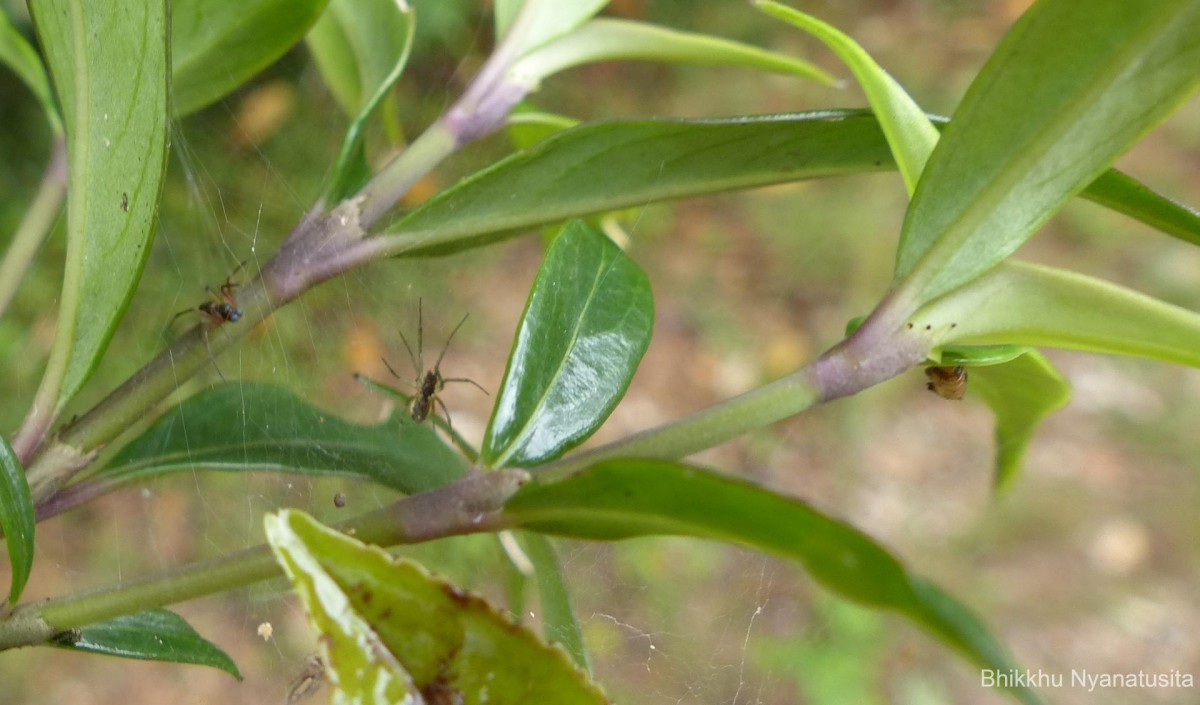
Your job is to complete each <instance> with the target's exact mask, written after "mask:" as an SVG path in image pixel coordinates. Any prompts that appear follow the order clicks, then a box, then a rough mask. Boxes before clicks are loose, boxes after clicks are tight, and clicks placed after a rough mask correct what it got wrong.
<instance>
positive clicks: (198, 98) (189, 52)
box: [171, 0, 328, 117]
mask: <svg viewBox="0 0 1200 705" xmlns="http://www.w3.org/2000/svg"><path fill="white" fill-rule="evenodd" d="M327 2H328V0H172V2H171V66H172V71H171V76H172V79H171V91H172V92H171V102H172V105H171V111H172V114H173V115H174V116H175V117H183V116H185V115H189V114H191V113H193V112H195V111H197V110H199V109H200V108H203V107H204V106H206V105H208V104H210V103H213V102H215V101H217V100H220V99H221V98H222V97H224V96H225V95H227V94H229V93H230V92H232V91H233V90H234V89H235V88H237V87H238V86H240V85H242V84H243V83H245V82H246V81H248V80H249V79H250V78H251V77H252V76H254V75H255V74H256V73H258V72H259V71H261V70H263V69H264V68H266V67H267V66H268V65H269V64H270V63H271V62H273V61H275V60H276V59H278V58H279V57H280V56H283V53H284V52H285V51H287V50H288V49H289V48H290V47H291V46H292V45H294V44H295V43H296V42H298V41H300V39H301V38H302V37H303V36H304V33H305V32H307V31H308V28H309V27H311V26H312V24H313V23H314V22H316V21H317V18H318V17H319V16H320V15H321V11H322V10H323V9H324V8H325V4H326V3H327Z"/></svg>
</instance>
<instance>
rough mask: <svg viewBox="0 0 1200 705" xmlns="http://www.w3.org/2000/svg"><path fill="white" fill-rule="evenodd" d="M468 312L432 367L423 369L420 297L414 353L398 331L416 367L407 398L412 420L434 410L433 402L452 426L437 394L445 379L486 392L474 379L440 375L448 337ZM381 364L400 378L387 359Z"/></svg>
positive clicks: (402, 334) (447, 346)
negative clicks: (412, 388)
mask: <svg viewBox="0 0 1200 705" xmlns="http://www.w3.org/2000/svg"><path fill="white" fill-rule="evenodd" d="M470 315H471V314H467V315H466V316H463V317H462V320H461V321H459V322H458V325H457V326H454V330H452V331H450V335H449V336H448V337H447V338H446V344H445V345H443V346H442V353H441V354H440V355H438V359H437V362H435V363H434V364H433V368H432V369H429V370H426V369H425V358H424V356H423V352H422V347H423V345H424V321H423V320H422V312H421V300H420V299H417V352H416V354H413V349H412V346H411V345H409V344H408V339H407V338H405V337H404V331H400V340H401V341H402V342H403V343H404V349H405V350H407V351H408V357H409V360H411V361H412V364H413V369H415V370H416V371H417V378H416V380H415V382H416V384H415V385H414V386H415V387H416V390H417V393H416V394H414V395H413V397H412V399H410V400H409V402H408V415H409V416H411V417H412V420H413V421H415V422H417V423H421V422H422V421H424V420H425V419H427V418H429V412H430V411H432V410H433V408H434V405H435V404H436V405H439V406H441V408H442V413H443V414H445V415H446V424H447V425H449V426H451V427H453V424H452V423H451V421H450V410H449V409H447V408H446V404H445V403H444V402H443V401H442V400H441V399H440V398H439V397H438V393H439V392H441V391H442V390H443V389H445V387H446V383H447V382H467V383H469V384H473V385H475V387H476V388H477V389H479V391H481V392H483V393H484V394H487V393H488V392H487V390H486V389H484V388H483V387H481V386H480V385H479V383H478V382H476V381H475V380H473V379H467V378H466V377H443V376H442V369H441V368H442V358H443V357H445V356H446V350H447V349H449V347H450V341H451V340H452V339H453V338H454V334H455V333H457V332H458V329H459V328H462V325H463V324H464V323H466V322H467V316H470ZM383 365H384V367H387V369H388V372H391V373H392V376H393V377H395V378H396V379H403V378H402V377H401V376H400V375H398V374H396V370H394V369H392V366H391V365H389V364H388V361H387V360H384V361H383Z"/></svg>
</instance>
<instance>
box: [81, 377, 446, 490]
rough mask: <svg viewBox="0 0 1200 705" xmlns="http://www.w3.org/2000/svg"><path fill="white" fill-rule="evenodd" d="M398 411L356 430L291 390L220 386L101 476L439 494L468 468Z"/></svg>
mask: <svg viewBox="0 0 1200 705" xmlns="http://www.w3.org/2000/svg"><path fill="white" fill-rule="evenodd" d="M403 418H405V417H404V415H403V414H400V413H397V414H394V415H393V416H392V418H390V419H389V420H387V421H385V422H384V423H382V424H379V425H377V426H360V425H358V424H352V423H348V422H346V421H343V420H342V419H339V418H338V417H336V416H334V415H332V414H329V413H326V412H324V411H321V410H320V409H318V408H316V407H314V406H312V405H310V404H308V403H307V402H305V401H304V400H302V399H300V398H299V397H297V396H295V395H294V394H293V393H292V392H291V391H290V390H289V389H287V388H286V387H282V386H278V385H272V384H261V383H235V384H224V385H219V386H216V387H213V388H211V389H208V390H205V391H203V392H200V393H199V394H196V395H193V396H192V397H190V398H188V399H187V400H185V401H184V402H183V403H181V404H180V405H179V406H176V407H175V408H174V409H171V410H170V411H168V412H167V413H166V414H164V415H163V416H162V417H161V418H159V419H158V420H157V421H155V422H154V424H153V425H152V426H151V427H150V428H149V429H147V430H146V432H145V433H143V434H142V435H141V436H139V437H138V438H136V439H135V440H133V441H132V442H130V443H129V444H128V445H126V446H125V447H124V448H122V449H121V450H120V451H119V452H118V453H117V454H116V456H115V457H113V459H112V460H111V461H110V462H109V463H108V465H107V466H106V467H105V468H104V469H103V470H101V471H100V473H99V474H98V475H97V476H96V477H98V478H99V479H103V480H106V481H108V482H114V483H120V484H125V483H128V482H133V481H135V480H143V479H146V478H149V477H154V476H157V475H163V474H166V473H170V472H180V471H189V472H191V471H195V470H224V471H235V472H254V471H269V472H292V473H299V474H306V475H344V476H348V477H355V478H359V479H364V480H370V481H373V482H377V483H379V484H381V485H384V486H387V487H391V488H393V489H397V490H399V491H401V492H405V493H416V492H422V491H425V490H430V489H433V488H435V487H440V486H442V485H444V484H446V483H448V482H450V481H452V480H454V479H455V478H457V477H459V476H460V475H462V473H463V472H464V471H465V469H466V464H465V462H464V461H463V459H462V457H461V456H459V455H458V454H456V453H455V452H454V451H452V450H451V449H450V448H448V447H447V446H446V445H445V444H444V443H442V442H441V440H440V439H439V438H438V437H437V434H436V433H435V432H434V431H433V429H431V428H430V427H429V426H427V425H420V424H414V423H405V422H403V421H402V419H403Z"/></svg>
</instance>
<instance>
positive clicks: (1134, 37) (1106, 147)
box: [896, 0, 1200, 308]
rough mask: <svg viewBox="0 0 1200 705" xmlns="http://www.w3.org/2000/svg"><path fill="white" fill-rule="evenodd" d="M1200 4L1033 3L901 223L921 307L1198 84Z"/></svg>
mask: <svg viewBox="0 0 1200 705" xmlns="http://www.w3.org/2000/svg"><path fill="white" fill-rule="evenodd" d="M1197 27H1200V2H1196V1H1195V0H1097V2H1089V3H1080V2H1076V0H1041V1H1040V2H1038V3H1036V4H1035V5H1034V6H1033V7H1032V8H1030V9H1029V11H1027V12H1026V13H1025V14H1024V16H1022V18H1021V19H1020V20H1019V21H1018V22H1017V23H1016V25H1014V26H1013V28H1012V29H1011V30H1010V31H1009V32H1008V34H1007V35H1006V36H1005V37H1004V39H1003V40H1002V41H1001V42H1000V45H999V47H998V48H997V49H996V51H995V52H994V53H993V54H992V56H991V58H990V59H989V60H988V63H987V65H985V66H984V68H983V70H982V71H981V72H980V73H979V75H978V76H977V77H976V79H975V81H974V82H973V84H972V85H971V88H970V89H969V90H968V92H967V95H966V97H965V98H964V99H963V101H962V104H961V105H960V106H959V108H958V109H957V110H956V111H955V114H954V117H953V119H952V120H951V122H950V126H949V127H948V128H947V129H946V132H945V134H944V135H943V137H942V139H941V140H940V141H939V143H938V146H937V148H936V149H935V150H934V153H933V155H932V157H931V158H930V160H929V163H928V165H927V166H926V169H925V171H924V173H923V174H922V177H921V183H920V185H919V186H918V188H917V192H916V194H915V195H914V196H913V201H912V205H911V207H910V208H909V211H908V215H907V217H906V219H905V223H904V227H903V230H902V233H901V246H900V249H899V253H898V260H897V266H896V275H897V279H898V280H902V281H903V282H904V283H902V284H901V285H900V291H902V292H903V293H902V294H899V292H898V294H899V295H900V297H901V298H902V300H904V301H906V302H907V303H908V305H911V306H913V307H914V308H915V307H916V306H919V305H921V304H924V303H926V302H929V301H931V300H933V299H934V298H936V297H937V296H940V295H941V294H944V293H946V292H948V291H950V290H952V289H954V288H955V287H958V286H961V285H962V284H964V283H966V282H968V281H970V280H971V279H974V278H975V277H977V276H979V275H980V274H982V273H984V272H986V271H987V270H988V269H991V268H992V267H994V266H995V265H996V264H997V263H999V262H1000V261H1001V260H1003V259H1004V258H1005V257H1007V256H1008V255H1010V254H1012V252H1013V251H1014V250H1016V249H1017V247H1018V246H1020V244H1021V243H1022V242H1024V241H1025V240H1026V239H1027V238H1029V236H1031V235H1032V234H1033V233H1034V232H1035V231H1036V230H1037V229H1038V228H1039V227H1040V226H1041V225H1042V223H1044V222H1045V221H1046V220H1047V219H1048V218H1050V216H1052V215H1053V214H1054V213H1056V212H1057V211H1058V210H1059V209H1060V208H1061V207H1062V205H1063V204H1064V203H1065V202H1066V201H1067V200H1068V199H1069V198H1071V197H1072V196H1073V195H1075V194H1076V193H1077V192H1079V191H1080V190H1082V189H1083V188H1084V186H1086V185H1087V184H1088V183H1089V182H1090V181H1092V180H1093V179H1095V178H1096V177H1098V176H1099V175H1100V174H1101V173H1102V172H1103V171H1104V169H1105V167H1106V166H1107V165H1108V164H1110V163H1111V162H1112V161H1113V160H1114V159H1116V157H1117V156H1118V155H1119V154H1121V153H1122V152H1123V151H1124V150H1125V149H1126V148H1128V146H1129V145H1130V144H1132V143H1133V142H1134V141H1135V140H1136V139H1137V138H1138V137H1139V136H1140V135H1142V134H1143V133H1145V132H1146V131H1147V130H1149V129H1150V128H1151V127H1153V126H1154V125H1155V124H1157V123H1158V122H1159V121H1161V120H1162V119H1163V118H1165V117H1166V116H1167V115H1168V114H1169V113H1170V112H1171V111H1172V110H1173V109H1174V108H1175V107H1176V106H1178V105H1179V104H1180V103H1181V102H1182V101H1183V100H1184V99H1186V98H1187V96H1188V95H1190V94H1191V93H1192V92H1193V91H1194V90H1195V88H1196V87H1197V85H1200V72H1198V71H1196V66H1197V65H1200V32H1197V31H1196V28H1197Z"/></svg>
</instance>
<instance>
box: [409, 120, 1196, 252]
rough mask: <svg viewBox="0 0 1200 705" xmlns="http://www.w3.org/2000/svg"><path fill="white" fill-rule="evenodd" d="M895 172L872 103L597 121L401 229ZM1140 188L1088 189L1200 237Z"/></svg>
mask: <svg viewBox="0 0 1200 705" xmlns="http://www.w3.org/2000/svg"><path fill="white" fill-rule="evenodd" d="M931 119H933V120H934V121H935V123H937V122H938V121H939V120H941V121H942V122H944V118H936V117H932V118H931ZM894 168H895V163H894V162H893V161H892V155H891V151H890V149H889V147H888V143H887V140H886V139H885V138H884V135H883V132H882V131H881V129H880V127H879V122H878V121H877V120H876V118H875V116H874V115H872V114H871V113H869V112H867V111H862V110H836V111H820V112H811V113H793V114H782V115H762V116H751V117H743V118H735V119H723V120H630V121H612V122H603V123H593V124H587V125H581V126H579V127H577V128H574V129H571V130H565V131H563V132H562V133H560V134H557V135H554V136H552V137H550V138H548V139H546V140H545V141H543V142H540V143H538V144H536V145H534V146H533V147H531V148H529V149H525V150H523V151H521V152H518V153H517V154H514V155H512V156H511V157H508V158H507V159H504V160H502V161H500V162H497V163H496V164H495V165H493V166H491V167H489V168H487V169H484V170H483V171H480V172H478V173H476V174H474V175H472V176H469V177H467V178H466V179H464V180H462V181H460V182H459V183H457V184H455V185H454V186H452V187H451V188H449V189H446V190H445V191H443V192H441V193H440V194H439V195H437V196H435V197H434V198H432V199H430V200H429V201H427V202H426V203H425V204H423V205H422V206H421V207H419V208H417V209H416V210H414V211H412V212H411V213H409V214H408V215H406V216H405V217H404V218H402V219H401V220H400V221H398V222H397V223H396V224H395V225H393V226H392V227H391V228H390V232H392V233H394V234H397V235H403V236H405V237H407V238H410V239H411V240H412V241H413V249H412V250H411V251H410V253H409V254H411V255H420V254H432V253H441V252H447V251H452V250H455V249H462V248H465V247H471V246H476V245H479V244H483V243H486V242H490V241H493V240H496V239H499V238H501V237H505V236H507V235H512V234H517V233H520V232H521V231H523V230H528V229H532V228H536V227H538V226H540V225H544V224H547V223H554V222H560V221H563V220H566V219H568V218H573V217H578V216H585V215H592V214H595V213H603V212H608V211H613V210H620V209H622V208H629V207H633V206H642V205H645V204H647V203H655V202H659V201H667V200H674V199H680V198H688V197H691V196H699V195H704V194H709V193H721V192H726V191H730V190H734V189H740V188H753V187H756V186H766V185H770V184H778V183H785V182H789V181H799V180H802V179H813V178H827V177H831V176H840V175H845V174H855V173H866V172H876V171H883V170H886V169H894ZM1119 182H1132V184H1130V183H1119ZM1135 184H1136V182H1133V181H1132V180H1131V179H1129V177H1127V176H1124V175H1123V174H1121V173H1120V172H1116V171H1114V170H1111V169H1110V170H1109V171H1108V172H1106V173H1105V174H1104V175H1102V176H1101V177H1100V178H1099V179H1097V181H1096V183H1095V184H1093V186H1092V187H1091V188H1089V190H1088V191H1085V192H1084V194H1083V195H1084V197H1088V198H1093V199H1094V200H1098V199H1099V198H1101V197H1103V198H1104V200H1103V201H1102V202H1103V203H1104V205H1107V206H1108V207H1110V208H1115V209H1117V210H1120V211H1122V212H1124V213H1126V214H1127V215H1129V216H1131V217H1133V218H1137V219H1139V220H1142V221H1144V222H1146V223H1148V224H1150V225H1152V226H1155V227H1158V226H1159V225H1160V224H1162V225H1163V226H1164V227H1163V229H1164V231H1165V232H1167V233H1168V234H1171V235H1174V236H1176V237H1180V238H1182V239H1185V240H1188V241H1190V242H1194V243H1195V242H1200V213H1197V212H1196V211H1195V210H1193V209H1190V208H1187V207H1184V206H1180V205H1178V204H1175V203H1172V202H1171V201H1169V200H1168V199H1165V198H1163V197H1162V196H1159V195H1158V194H1155V193H1153V192H1152V191H1149V190H1148V189H1145V187H1142V186H1140V185H1137V186H1138V187H1140V188H1135V187H1134V186H1133V185H1135ZM1094 194H1095V195H1094Z"/></svg>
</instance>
